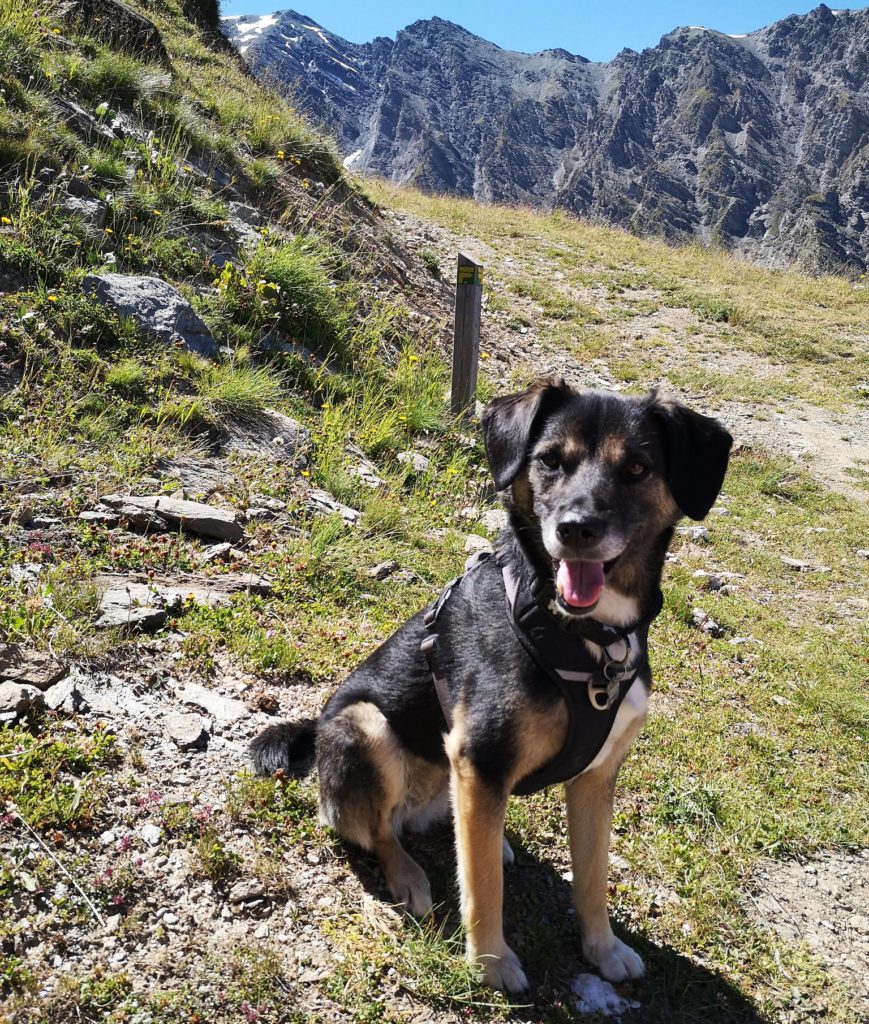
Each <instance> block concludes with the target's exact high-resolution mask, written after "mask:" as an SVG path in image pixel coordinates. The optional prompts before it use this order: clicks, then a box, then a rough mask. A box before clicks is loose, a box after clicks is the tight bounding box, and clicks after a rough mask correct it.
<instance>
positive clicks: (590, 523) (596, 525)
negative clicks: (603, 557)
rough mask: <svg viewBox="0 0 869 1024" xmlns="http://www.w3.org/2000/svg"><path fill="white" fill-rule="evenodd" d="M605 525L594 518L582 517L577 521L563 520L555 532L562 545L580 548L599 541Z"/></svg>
mask: <svg viewBox="0 0 869 1024" xmlns="http://www.w3.org/2000/svg"><path fill="white" fill-rule="evenodd" d="M605 525H606V524H605V523H604V521H603V519H598V518H596V517H595V516H582V517H581V518H579V519H565V520H564V522H561V523H559V524H558V526H557V527H556V528H555V532H556V533H557V534H558V539H559V540H560V541H561V543H562V544H567V545H569V546H582V545H584V544H593V543H595V541H599V540H600V539H601V537H603V535H604V529H605Z"/></svg>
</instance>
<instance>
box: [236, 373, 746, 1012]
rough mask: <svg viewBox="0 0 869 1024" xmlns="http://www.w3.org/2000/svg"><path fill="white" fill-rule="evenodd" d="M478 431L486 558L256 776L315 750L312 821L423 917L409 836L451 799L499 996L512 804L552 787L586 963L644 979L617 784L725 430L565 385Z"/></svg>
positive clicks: (297, 764) (521, 981)
mask: <svg viewBox="0 0 869 1024" xmlns="http://www.w3.org/2000/svg"><path fill="white" fill-rule="evenodd" d="M482 427H483V434H484V440H485V447H486V454H487V457H488V461H489V466H490V468H491V471H492V476H493V478H494V481H495V485H496V487H497V489H498V490H499V491H501V492H505V493H504V494H503V495H502V497H503V498H504V500H505V503H506V507H507V510H508V512H509V526H508V527H507V528H506V529H505V530H504V531H503V532H502V534H501V535H500V537H499V538H498V541H497V546H496V554H495V555H494V556H491V557H488V558H486V557H484V558H482V559H478V561H477V563H476V564H475V565H473V566H472V567H471V568H469V569H468V570H467V571H466V573H465V575H464V576H463V577H461V578H460V579H459V580H456V581H454V582H453V583H452V584H451V585H450V586H449V587H447V589H446V590H445V591H444V593H443V594H442V595H441V597H440V598H439V599H438V601H437V602H436V603H435V604H434V605H432V606H431V607H430V608H428V609H426V610H424V611H422V612H419V613H418V614H417V615H415V616H414V617H413V618H411V619H410V620H409V621H408V622H406V623H405V624H404V625H403V626H401V627H400V629H398V630H397V631H396V632H395V633H394V634H393V635H392V636H391V637H390V638H389V639H388V640H387V641H386V642H385V643H384V644H383V645H382V646H381V647H380V648H379V649H378V650H376V651H375V652H374V653H373V654H372V655H371V656H370V657H368V658H367V659H366V660H365V661H364V662H363V663H362V665H360V666H359V668H357V669H356V670H355V671H354V672H353V673H352V674H351V675H350V676H349V677H348V678H347V679H346V680H345V682H344V683H343V684H342V685H341V686H340V687H339V688H338V690H337V692H336V693H335V694H334V695H333V696H332V698H331V699H330V700H329V702H328V703H327V704H326V707H325V709H324V710H323V712H322V714H321V715H320V717H319V719H318V720H317V721H316V722H312V721H305V722H300V723H295V724H293V723H280V724H277V725H274V726H271V727H269V728H267V729H266V730H265V731H264V732H262V733H261V734H260V735H259V736H257V737H256V739H255V740H254V741H253V744H252V756H253V761H254V765H255V768H256V770H257V771H258V772H260V773H261V774H270V773H272V772H274V771H275V770H276V769H279V768H280V769H283V770H284V771H286V772H288V773H289V774H296V775H300V774H304V773H305V772H306V771H308V770H310V768H311V767H312V765H313V762H314V760H315V759H316V766H317V769H318V773H319V784H320V813H321V818H322V821H323V823H325V824H328V825H330V826H331V827H332V828H333V829H335V831H336V832H338V833H339V834H340V835H341V836H343V837H344V838H345V839H347V840H349V841H350V842H351V843H355V844H356V845H357V846H360V847H362V849H364V850H368V851H373V852H374V853H375V854H376V855H377V857H378V858H379V860H380V863H381V865H382V868H383V873H384V876H385V879H386V884H387V886H388V887H389V891H390V893H391V894H392V897H393V899H394V900H395V901H396V903H398V904H400V905H402V906H403V907H405V908H406V909H408V910H409V911H410V912H411V913H413V914H415V915H423V914H425V913H426V912H427V911H428V910H429V909H430V908H431V906H432V898H431V891H430V888H429V884H428V880H427V879H426V876H425V874H424V872H423V870H422V868H421V867H420V866H419V865H418V864H417V863H416V862H415V861H414V860H413V859H412V858H411V857H410V856H409V854H408V853H407V852H406V851H405V849H404V847H403V846H402V845H401V841H400V836H401V833H402V829H403V828H409V829H420V828H423V827H425V826H426V825H427V824H429V823H431V822H432V821H433V820H435V819H436V818H438V817H441V816H443V815H445V814H447V813H448V812H449V810H450V808H452V815H453V819H454V825H455V839H456V853H457V861H458V878H459V890H460V894H461V909H462V920H463V924H464V929H465V933H466V937H467V952H468V956H469V958H470V959H471V960H473V961H476V962H477V963H479V964H480V965H481V967H482V970H483V973H484V977H485V980H486V981H487V982H488V983H489V984H490V985H492V986H494V987H496V988H501V989H504V990H505V991H507V992H508V993H511V994H518V993H521V992H523V991H524V990H525V989H526V988H527V980H526V977H525V973H524V972H523V970H522V967H521V965H520V963H519V959H518V957H517V956H516V954H515V953H514V952H513V951H512V950H511V949H510V947H509V946H508V945H507V944H506V942H505V941H504V935H503V929H502V904H503V863H510V862H511V861H512V859H513V854H512V851H511V850H510V847H509V845H508V844H507V842H506V839H505V838H504V814H505V808H506V805H507V798H508V797H509V796H510V795H511V794H520V795H521V794H524V793H529V792H532V791H534V790H536V789H540V788H542V787H543V786H546V785H551V784H554V783H557V782H564V783H565V792H566V798H567V818H568V828H569V834H570V852H571V859H572V863H573V879H574V881H573V898H574V903H575V906H576V912H577V915H578V921H579V926H580V930H581V937H582V951H583V955H584V957H585V959H586V960H587V961H589V962H590V963H592V964H594V965H595V966H596V967H597V968H598V969H599V970H600V973H601V974H602V975H603V976H604V978H607V979H609V980H610V981H622V980H623V979H625V978H636V977H639V976H640V975H641V974H642V973H643V969H644V968H643V962H642V960H641V959H640V957H639V956H638V955H637V954H636V953H635V952H634V951H633V950H632V949H631V948H630V947H629V946H627V945H625V943H623V942H621V941H620V940H619V939H617V938H616V937H615V935H614V934H613V931H612V928H611V927H610V922H609V917H608V914H607V906H606V882H607V852H608V848H609V837H610V829H611V824H612V809H613V791H614V786H615V780H616V774H617V772H618V770H619V767H620V765H621V762H622V760H623V758H624V757H625V754H626V752H627V749H628V747H629V745H630V743H631V741H632V740H633V739H634V737H635V736H636V735H637V733H638V732H639V730H640V728H641V726H642V724H643V721H644V718H645V714H646V703H647V695H648V692H649V688H650V686H651V676H650V672H649V662H648V657H647V636H648V629H649V624H650V622H651V621H652V619H653V618H654V617H655V615H657V613H658V612H659V611H660V608H661V603H662V599H661V592H660V586H659V585H660V579H661V571H662V567H663V564H664V558H665V553H666V551H667V546H668V544H669V542H670V539H671V537H672V534H673V527H674V524H675V523H676V522H677V520H678V519H679V518H680V517H681V516H682V515H687V516H690V517H691V518H692V519H702V518H703V517H704V516H705V515H706V514H707V512H708V511H709V509H710V508H711V506H712V504H713V502H714V501H715V499H716V497H717V495H718V492H719V490H720V488H721V484H722V482H723V480H724V474H725V471H726V468H727V461H728V456H729V452H730V446H731V441H732V439H731V437H730V435H729V434H728V433H727V431H726V430H725V429H724V428H723V427H722V426H721V425H720V424H719V423H718V422H717V421H716V420H713V419H710V418H709V417H707V416H702V415H700V414H698V413H696V412H692V411H691V410H689V409H687V408H686V407H685V406H683V405H680V404H678V403H676V402H673V401H668V400H665V399H662V398H659V397H658V396H657V395H656V394H655V393H654V392H653V393H651V394H650V395H648V396H647V397H645V398H641V399H637V398H624V397H620V396H618V395H615V394H611V393H609V392H604V391H580V392H577V391H575V390H573V389H572V388H570V387H568V386H567V385H566V384H565V383H564V382H563V381H560V380H542V381H539V382H537V383H535V384H534V385H532V386H531V387H530V388H528V389H527V390H525V391H522V392H521V393H519V394H514V395H508V396H505V397H502V398H497V399H495V400H494V401H493V402H492V403H491V404H490V405H489V406H488V407H487V409H486V411H485V413H484V415H483V418H482Z"/></svg>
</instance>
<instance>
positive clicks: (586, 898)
mask: <svg viewBox="0 0 869 1024" xmlns="http://www.w3.org/2000/svg"><path fill="white" fill-rule="evenodd" d="M620 763H621V757H618V758H617V759H616V758H611V759H608V760H607V761H605V762H604V763H603V764H602V765H601V766H600V767H599V768H596V769H595V770H593V771H590V772H587V773H586V774H584V775H578V776H577V777H576V778H575V779H573V780H572V781H571V782H569V783H568V784H567V786H566V787H565V792H566V796H567V826H568V831H569V833H570V858H571V861H572V864H573V903H574V906H575V907H576V913H577V916H578V918H579V927H580V931H581V933H582V953H583V956H584V957H585V958H586V960H588V961H589V963H591V964H594V966H595V967H597V968H598V970H599V971H600V973H601V974H602V975H603V976H604V977H605V978H606V979H608V980H609V981H624V980H625V978H639V977H640V976H641V975H642V974H643V972H644V970H645V968H644V966H643V961H642V960H641V959H640V958H639V957H638V956H637V954H636V953H635V952H634V951H633V950H632V949H631V947H630V946H627V945H625V943H624V942H622V941H621V940H620V939H617V938H616V936H615V935H613V930H612V927H611V925H610V919H609V914H608V913H607V899H606V896H607V869H608V853H609V844H610V831H611V829H612V820H613V796H614V791H615V781H616V775H617V774H618V770H619V765H620Z"/></svg>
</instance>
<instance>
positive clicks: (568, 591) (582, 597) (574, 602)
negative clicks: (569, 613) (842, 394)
mask: <svg viewBox="0 0 869 1024" xmlns="http://www.w3.org/2000/svg"><path fill="white" fill-rule="evenodd" d="M555 583H556V586H557V588H558V592H559V594H561V596H562V598H563V599H564V601H565V603H566V604H569V605H571V606H572V607H574V608H586V607H587V606H588V605H590V604H594V603H595V601H597V599H598V598H599V597H600V592H601V591H602V590H603V562H568V561H565V560H564V559H562V560H561V561H560V562H559V563H558V573H557V574H556V577H555Z"/></svg>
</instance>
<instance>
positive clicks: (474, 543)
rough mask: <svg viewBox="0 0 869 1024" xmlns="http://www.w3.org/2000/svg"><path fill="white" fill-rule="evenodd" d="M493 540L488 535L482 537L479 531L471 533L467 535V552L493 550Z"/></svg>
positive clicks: (474, 552)
mask: <svg viewBox="0 0 869 1024" xmlns="http://www.w3.org/2000/svg"><path fill="white" fill-rule="evenodd" d="M492 550H493V549H492V542H491V541H490V540H488V539H487V538H486V537H481V536H480V535H479V534H477V533H469V534H468V535H467V537H465V554H466V555H473V554H476V553H477V552H478V551H492Z"/></svg>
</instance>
